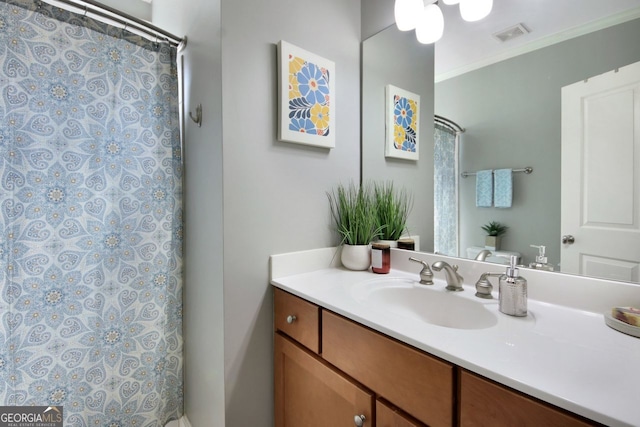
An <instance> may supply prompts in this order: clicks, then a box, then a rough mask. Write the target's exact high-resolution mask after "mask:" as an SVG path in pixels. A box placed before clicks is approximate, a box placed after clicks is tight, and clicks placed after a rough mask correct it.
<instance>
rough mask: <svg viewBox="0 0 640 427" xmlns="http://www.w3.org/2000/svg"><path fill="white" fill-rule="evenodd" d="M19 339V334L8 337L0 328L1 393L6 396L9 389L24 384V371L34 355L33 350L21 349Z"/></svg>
mask: <svg viewBox="0 0 640 427" xmlns="http://www.w3.org/2000/svg"><path fill="white" fill-rule="evenodd" d="M18 340H19V336H18V335H13V336H11V337H7V336H6V335H5V334H4V333H2V329H0V395H3V396H6V395H7V394H8V393H7V392H8V391H9V390H15V389H16V387H18V386H20V385H21V384H23V376H22V372H23V370H24V368H25V364H26V363H27V362H29V358H30V357H31V356H32V355H33V353H32V352H29V351H26V350H24V349H21V348H20V343H19V341H18ZM5 393H7V394H5ZM3 404H5V405H7V404H15V402H3Z"/></svg>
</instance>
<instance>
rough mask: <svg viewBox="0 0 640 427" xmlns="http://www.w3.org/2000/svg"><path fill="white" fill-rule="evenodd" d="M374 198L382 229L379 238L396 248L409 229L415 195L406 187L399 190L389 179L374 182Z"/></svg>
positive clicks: (378, 221)
mask: <svg viewBox="0 0 640 427" xmlns="http://www.w3.org/2000/svg"><path fill="white" fill-rule="evenodd" d="M373 199H374V203H375V211H376V218H377V225H378V228H379V229H380V234H379V235H378V240H379V242H380V243H385V244H388V245H389V246H390V247H392V248H395V247H397V246H398V239H400V237H401V236H402V235H403V234H404V233H405V232H406V231H407V219H408V218H409V213H410V212H411V209H412V207H413V197H411V195H410V194H409V193H408V192H407V191H406V190H405V189H402V190H398V189H397V188H396V187H394V186H393V182H391V181H388V182H384V183H374V184H373Z"/></svg>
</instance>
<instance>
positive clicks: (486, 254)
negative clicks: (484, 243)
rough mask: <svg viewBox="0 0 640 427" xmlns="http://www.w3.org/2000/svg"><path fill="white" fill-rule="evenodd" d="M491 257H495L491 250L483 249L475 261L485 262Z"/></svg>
mask: <svg viewBox="0 0 640 427" xmlns="http://www.w3.org/2000/svg"><path fill="white" fill-rule="evenodd" d="M491 255H493V253H492V252H491V251H490V250H489V249H483V250H481V251H480V252H478V255H476V258H475V260H476V261H484V260H486V259H487V258H489V257H490V256H491Z"/></svg>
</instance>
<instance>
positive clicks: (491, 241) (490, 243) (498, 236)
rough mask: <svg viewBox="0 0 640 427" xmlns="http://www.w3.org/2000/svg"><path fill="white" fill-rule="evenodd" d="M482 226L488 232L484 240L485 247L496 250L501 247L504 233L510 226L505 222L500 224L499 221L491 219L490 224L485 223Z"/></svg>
mask: <svg viewBox="0 0 640 427" xmlns="http://www.w3.org/2000/svg"><path fill="white" fill-rule="evenodd" d="M481 228H482V229H483V230H484V231H485V232H486V233H487V236H486V237H485V240H484V246H485V248H487V249H491V250H494V251H496V250H498V249H500V240H502V235H503V234H504V233H506V232H507V230H508V229H509V227H507V226H506V225H504V224H500V223H499V222H496V221H491V222H489V223H488V224H485V225H483V226H482V227H481Z"/></svg>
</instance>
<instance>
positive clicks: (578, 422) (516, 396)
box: [460, 371, 599, 427]
mask: <svg viewBox="0 0 640 427" xmlns="http://www.w3.org/2000/svg"><path fill="white" fill-rule="evenodd" d="M593 425H599V424H597V423H593V424H591V423H589V422H586V421H583V420H582V419H580V418H578V417H576V416H573V415H571V414H568V413H566V412H564V411H562V410H560V409H556V408H555V407H552V406H550V405H547V404H544V403H541V402H538V401H537V400H534V399H531V398H529V397H527V396H525V395H523V394H521V393H518V392H516V391H514V390H511V389H509V388H507V387H504V386H501V385H499V384H496V383H494V382H491V381H488V380H486V379H483V378H481V377H479V376H477V375H475V374H472V373H470V372H467V371H461V374H460V426H461V427H485V426H486V427H513V426H518V427H539V426H545V427H585V426H593Z"/></svg>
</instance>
